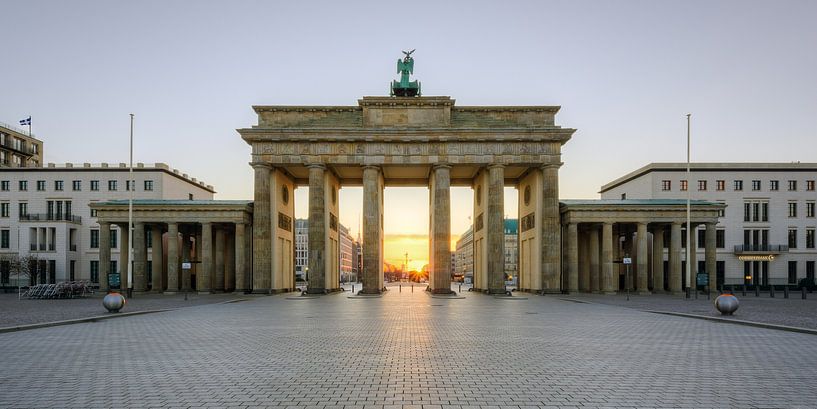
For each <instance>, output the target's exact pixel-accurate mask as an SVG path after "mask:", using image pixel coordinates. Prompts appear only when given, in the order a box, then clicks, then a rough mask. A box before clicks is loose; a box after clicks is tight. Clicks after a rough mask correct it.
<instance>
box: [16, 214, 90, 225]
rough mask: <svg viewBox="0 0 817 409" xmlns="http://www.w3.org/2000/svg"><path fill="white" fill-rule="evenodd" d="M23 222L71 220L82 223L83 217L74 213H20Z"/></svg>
mask: <svg viewBox="0 0 817 409" xmlns="http://www.w3.org/2000/svg"><path fill="white" fill-rule="evenodd" d="M20 221H21V222H69V223H75V224H82V217H80V216H74V215H72V214H56V213H55V214H49V213H29V214H21V215H20Z"/></svg>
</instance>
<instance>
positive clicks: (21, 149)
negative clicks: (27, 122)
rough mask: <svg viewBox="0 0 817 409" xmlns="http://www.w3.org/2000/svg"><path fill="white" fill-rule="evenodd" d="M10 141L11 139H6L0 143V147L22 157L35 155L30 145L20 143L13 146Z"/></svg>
mask: <svg viewBox="0 0 817 409" xmlns="http://www.w3.org/2000/svg"><path fill="white" fill-rule="evenodd" d="M10 139H12V138H6V139H5V140H4V141H1V142H0V146H2V147H3V148H5V149H8V150H10V151H13V152H16V153H18V154H20V155H24V156H34V155H36V154H37V152H36V151H35V150H34V148H33V147H32V146H31V144H30V143H26V142H20V143H19V144H17V145H16V146H15V144H14V142H13V141H11V140H10Z"/></svg>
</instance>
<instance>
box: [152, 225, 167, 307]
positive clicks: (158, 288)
mask: <svg viewBox="0 0 817 409" xmlns="http://www.w3.org/2000/svg"><path fill="white" fill-rule="evenodd" d="M150 242H151V262H150V263H151V266H152V267H151V268H152V271H153V275H152V277H151V279H152V280H151V288H152V290H153V291H154V292H162V285H163V283H162V281H163V280H162V271H164V269H163V268H162V265H163V264H164V263H162V254H163V249H162V225H161V224H154V225H153V226H152V228H151V229H150Z"/></svg>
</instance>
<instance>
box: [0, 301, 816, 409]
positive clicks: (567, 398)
mask: <svg viewBox="0 0 817 409" xmlns="http://www.w3.org/2000/svg"><path fill="white" fill-rule="evenodd" d="M403 290H404V291H402V292H397V291H394V290H392V291H389V292H388V293H386V295H384V296H383V297H372V298H363V297H352V298H350V295H349V293H348V292H346V293H339V294H334V295H328V296H318V297H297V296H294V295H277V296H270V297H259V298H253V299H251V300H249V301H245V302H238V303H229V304H214V305H204V306H199V307H195V308H183V309H178V310H174V311H169V312H163V313H157V314H149V315H140V316H133V317H126V318H120V319H113V320H105V321H100V322H94V323H82V324H75V325H67V326H59V327H51V328H42V329H35V330H28V331H20V332H12V333H4V334H0V345H3V346H4V347H3V350H4V353H3V358H2V359H3V360H2V371H0V407H55V406H59V407H83V408H84V407H122V406H130V407H270V406H277V407H280V408H287V407H292V408H295V407H297V408H322V409H335V408H348V409H368V408H372V409H397V408H400V409H467V408H477V407H480V408H486V409H504V408H513V409H527V408H534V407H639V408H645V407H684V408H702V407H740V408H752V407H814V405H815V402H817V388H814V385H815V378H817V355H816V354H814V353H813V351H814V350H815V348H817V336H814V335H808V334H801V333H792V332H786V331H776V330H769V329H763V328H755V327H747V326H740V325H728V324H722V323H717V322H710V321H704V320H696V319H688V318H681V317H672V316H663V315H657V314H650V313H645V312H642V311H638V310H634V309H628V308H620V307H616V306H608V305H602V304H585V303H575V302H569V301H562V300H559V299H558V298H556V297H547V296H546V297H539V296H529V297H527V298H525V296H515V297H514V298H511V299H502V298H494V297H490V296H486V295H481V294H472V293H465V292H464V293H463V295H464V298H453V299H446V298H439V297H431V296H430V295H428V294H426V293H424V292H422V291H418V289H417V288H415V292H414V293H412V292H409V291H406V289H405V288H404V289H403Z"/></svg>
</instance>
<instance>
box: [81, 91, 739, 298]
mask: <svg viewBox="0 0 817 409" xmlns="http://www.w3.org/2000/svg"><path fill="white" fill-rule="evenodd" d="M559 108H560V107H558V106H456V105H455V101H454V100H453V99H451V98H450V97H445V96H434V97H420V96H415V97H363V98H362V99H360V100H358V104H357V105H354V106H254V107H253V109H254V110H255V112H256V114H257V115H258V121H257V124H255V125H253V126H251V127H249V128H243V129H238V133H239V134H240V135H241V137H242V138H243V140H244V141H246V142H247V144H249V145H250V147H251V157H250V166H252V168H253V169H254V179H255V183H254V200H253V201H252V202H251V203H249V202H224V201H211V202H208V201H200V202H188V203H178V202H175V203H174V202H167V203H161V202H144V203H136V204H135V205H134V209H135V210H134V212H135V213H134V220H137V222H136V223H137V224H136V231H137V233H136V234H135V235H134V237H135V240H136V241H138V243H136V244H135V248H136V251H135V253H134V254H135V255H134V258H135V259H134V276H133V280H134V281H135V282H134V288H136V289H137V290H141V289H145V288H147V284H146V283H145V278H144V274H143V273H142V271H143V270H144V268H143V267H141V266H142V265H143V264H144V263H146V262H147V256H146V253H145V251H144V249H143V248H144V244H143V243H142V242H144V240H145V238H144V234H143V229H144V227H143V226H144V225H155V226H159V227H158V228H155V229H151V231H152V232H153V231H156V232H159V233H154V234H157V236H156V237H154V238H153V241H154V242H156V240H162V241H163V243H165V244H164V247H163V248H162V250H163V254H166V256H163V258H161V260H163V261H161V262H160V261H155V258H154V261H152V262H153V263H156V264H155V266H154V270H153V271H158V270H157V269H161V271H162V273H161V274H159V275H158V276H159V277H161V278H156V277H157V274H153V276H154V278H153V280H154V282H153V283H151V287H152V288H153V289H154V290H157V291H170V292H173V291H179V290H183V289H193V288H195V289H196V290H198V291H205V292H207V291H222V290H245V291H248V292H250V291H251V292H253V293H264V294H268V293H276V292H285V291H292V290H294V287H295V280H294V276H295V271H294V270H295V268H294V265H295V263H294V253H295V249H294V243H295V234H294V233H295V232H294V223H293V221H294V213H295V212H294V209H295V203H294V195H293V191H294V189H296V188H297V187H299V186H308V187H309V199H308V200H309V203H308V208H309V222H308V226H309V227H308V229H309V232H308V233H309V234H308V250H309V260H308V267H309V277H308V287H307V288H308V290H307V291H308V292H309V293H317V294H323V293H329V292H332V291H337V290H339V289H340V274H339V271H340V265H339V263H340V257H339V245H340V244H339V241H340V236H339V226H340V223H339V221H338V209H339V203H338V201H339V196H338V190H339V189H340V188H341V187H342V186H362V187H363V209H362V212H363V219H362V231H363V237H362V241H363V243H362V252H363V256H362V262H363V266H362V274H361V278H362V281H363V288H362V290H361V293H362V294H379V293H380V292H381V291H383V288H384V287H383V189H384V188H385V187H386V186H427V187H428V189H429V209H430V212H429V213H430V217H429V241H430V244H429V256H430V265H429V267H430V268H429V273H430V274H429V275H430V277H429V290H430V291H431V292H433V293H437V294H447V293H450V292H451V290H450V277H451V271H450V270H451V249H450V237H451V222H450V217H451V210H452V209H451V207H450V200H449V196H450V187H451V186H468V187H471V188H472V189H473V193H474V206H473V207H474V213H473V216H472V220H473V221H474V223H473V231H472V234H473V244H472V246H473V265H474V267H473V271H474V288H475V289H476V290H480V291H484V292H486V293H490V294H503V293H505V249H504V248H505V231H504V223H503V220H504V211H505V209H504V208H503V207H504V197H503V195H504V187H506V186H514V187H516V188H517V191H518V194H519V209H518V213H519V225H518V249H519V250H518V252H519V254H518V264H519V267H518V268H519V281H520V288H521V289H522V290H525V291H530V292H565V291H567V292H575V291H590V292H604V293H611V292H615V291H619V290H622V289H627V288H630V289H633V290H636V291H639V292H641V293H646V292H650V291H665V290H666V291H671V292H680V291H681V290H682V289H683V288H684V286H685V283H687V277H685V276H684V275H683V271H682V270H683V268H682V266H683V261H682V260H683V255H682V253H683V252H682V250H681V249H682V241H681V235H680V232H681V226H682V224H684V223H685V222H686V202H684V201H678V200H635V201H632V200H615V201H609V200H595V201H594V200H590V201H570V200H564V201H561V202H560V200H559V168H560V166H561V165H562V162H561V149H562V145H564V144H565V143H567V142H568V141H569V140H570V138H571V136H572V135H573V133H574V132H575V130H574V129H570V128H563V127H561V126H559V125H557V124H556V121H555V116H556V113H557V112H558V111H559ZM123 206H124V207H123ZM93 207H94V208H95V209H96V210H97V212H98V215H99V222H100V225H101V226H103V223H108V224H110V223H125V225H127V214H126V209H127V205H126V204H124V205H123V203H122V202H108V203H100V204H96V205H94V206H93ZM724 207H725V205H723V204H718V203H710V202H701V201H696V202H694V203H693V205H692V211H691V221H692V223H693V224H694V225H705V226H706V248H707V251H706V254H705V265H706V266H707V267H706V269H707V270H708V271H707V272H708V273H709V274H710V275H711V274H714V270H715V269H714V267H712V268H710V267H711V266H714V263H715V252H714V251H710V247H711V248H712V249H714V243H715V237H714V233H715V230H714V224H715V223H717V220H718V214H719V213H720V212H721V211H722V210H723V208H724ZM665 236H666V237H667V238H666V239H665ZM710 236H712V237H710ZM191 237H192V240H189V238H191ZM101 240H102V241H103V242H104V241H105V240H104V238H103V237H101ZM190 243H192V244H190ZM185 245H187V246H193V247H192V248H190V249H186V248H185V247H184V246H185ZM665 247H667V248H668V251H667V252H666V254H667V255H666V256H665V255H664V254H665V253H664V251H663V249H664V248H665ZM179 249H182V251H180V250H179ZM659 249H660V250H661V251H659ZM659 253H660V254H659ZM105 254H106V252H105V250H104V249H103V248H100V260H102V259H103V258H104V255H105ZM625 258H627V259H632V260H634V264H633V265H632V266H630V268H631V271H630V274H624V273H625V270H624V269H623V267H622V264H621V261H622V260H623V259H625ZM665 258H666V260H665ZM120 264H122V263H120ZM180 266H186V267H187V268H180ZM106 273H107V272H106ZM157 280H158V281H157ZM712 281H713V282H714V280H712Z"/></svg>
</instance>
